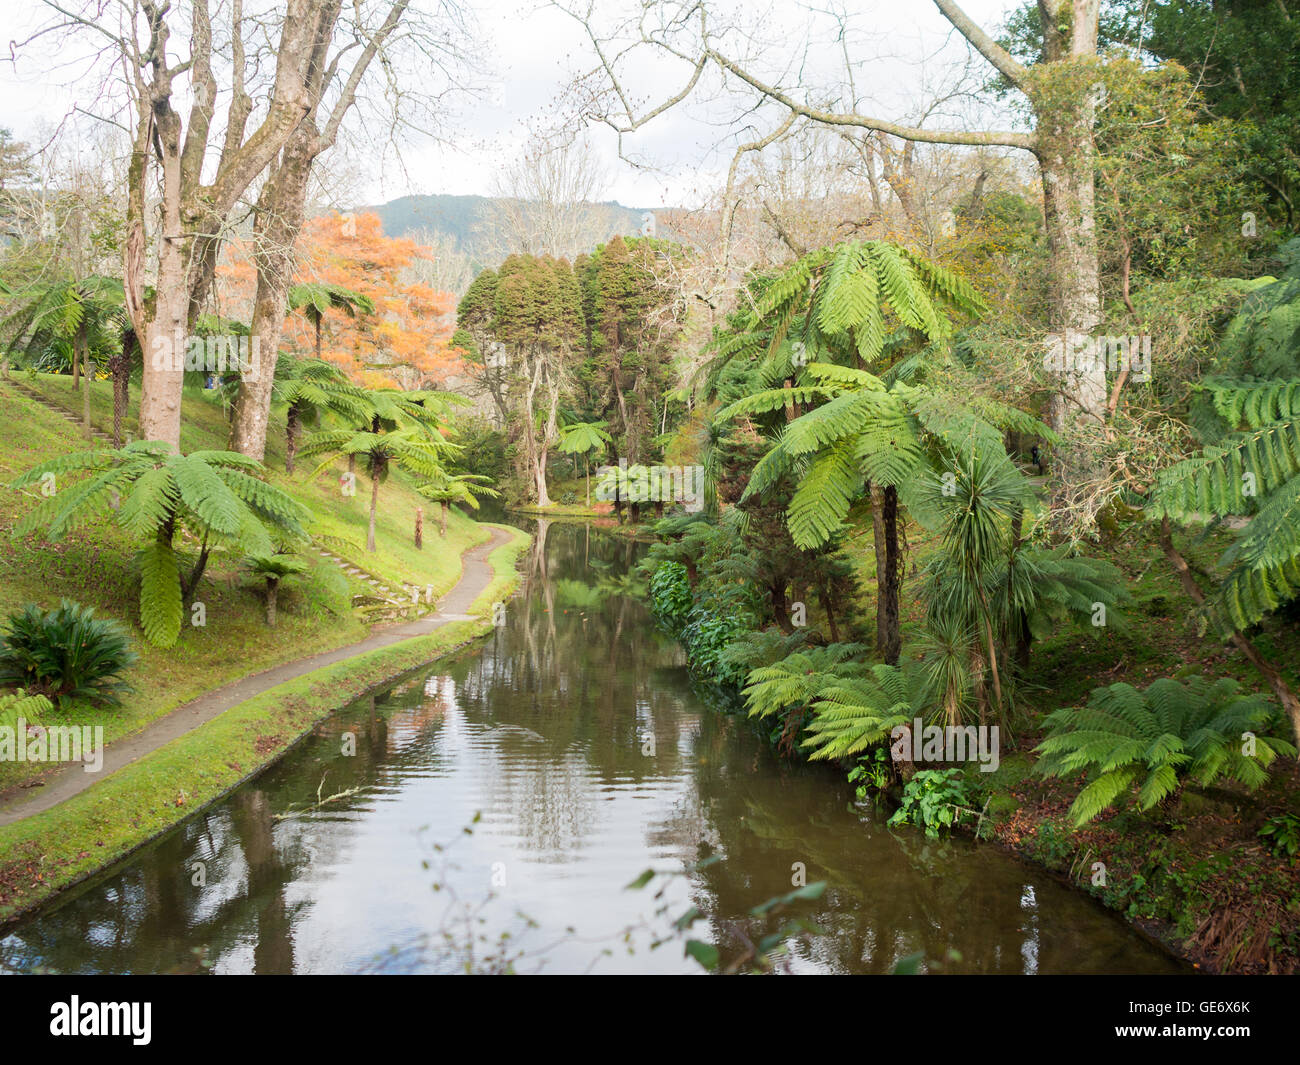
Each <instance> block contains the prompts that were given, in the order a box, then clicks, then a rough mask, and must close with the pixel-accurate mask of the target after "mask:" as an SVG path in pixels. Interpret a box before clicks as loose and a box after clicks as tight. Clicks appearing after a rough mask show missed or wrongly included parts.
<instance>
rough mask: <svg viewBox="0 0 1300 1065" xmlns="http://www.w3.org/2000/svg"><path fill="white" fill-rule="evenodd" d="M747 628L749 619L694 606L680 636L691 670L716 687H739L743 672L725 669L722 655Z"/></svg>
mask: <svg viewBox="0 0 1300 1065" xmlns="http://www.w3.org/2000/svg"><path fill="white" fill-rule="evenodd" d="M750 628H751V621H750V619H747V618H744V617H741V616H739V615H736V614H717V613H714V612H713V611H712V610H708V609H706V608H703V607H696V608H695V609H694V610H692V611H691V614H690V620H689V621H688V622H687V624H686V627H685V628H684V629H682V634H681V640H682V644H683V645H684V646H685V647H686V657H687V658H689V659H690V660H691V667H692V668H693V669H694V670H695V671H696V673H698V674H700V675H701V676H705V677H709V678H711V679H712V680H714V681H715V682H717V683H718V684H726V685H732V686H734V687H737V688H739V687H740V686H741V685H742V684H744V683H745V675H746V674H745V671H744V670H739V669H735V668H734V667H729V666H727V665H726V664H725V663H724V661H723V657H722V656H723V652H724V651H725V650H726V648H727V644H729V643H731V642H732V641H733V640H736V639H738V638H740V637H741V636H743V635H744V634H745V633H746V632H748V631H749V630H750Z"/></svg>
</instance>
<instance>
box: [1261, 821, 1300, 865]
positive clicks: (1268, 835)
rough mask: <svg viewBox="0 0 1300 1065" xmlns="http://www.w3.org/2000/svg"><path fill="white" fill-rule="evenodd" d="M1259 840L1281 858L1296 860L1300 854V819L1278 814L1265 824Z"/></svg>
mask: <svg viewBox="0 0 1300 1065" xmlns="http://www.w3.org/2000/svg"><path fill="white" fill-rule="evenodd" d="M1259 838H1260V839H1262V840H1265V841H1266V842H1267V843H1268V845H1269V847H1270V848H1271V849H1272V851H1273V853H1274V854H1276V855H1277V856H1278V857H1279V858H1281V857H1282V856H1283V855H1285V856H1286V857H1288V858H1294V857H1295V856H1296V854H1297V853H1300V817H1297V816H1296V815H1295V814H1278V815H1277V816H1276V817H1270V818H1269V819H1268V820H1267V821H1265V822H1264V826H1263V827H1262V828H1261V829H1260V830H1259Z"/></svg>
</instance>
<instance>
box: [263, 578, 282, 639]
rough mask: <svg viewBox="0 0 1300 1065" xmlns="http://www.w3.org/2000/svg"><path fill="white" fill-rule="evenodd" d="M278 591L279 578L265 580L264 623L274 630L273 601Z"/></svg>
mask: <svg viewBox="0 0 1300 1065" xmlns="http://www.w3.org/2000/svg"><path fill="white" fill-rule="evenodd" d="M279 591H280V578H279V577H267V578H266V623H267V625H269V626H270V627H271V628H275V605H276V604H275V601H276V597H277V596H278V595H279Z"/></svg>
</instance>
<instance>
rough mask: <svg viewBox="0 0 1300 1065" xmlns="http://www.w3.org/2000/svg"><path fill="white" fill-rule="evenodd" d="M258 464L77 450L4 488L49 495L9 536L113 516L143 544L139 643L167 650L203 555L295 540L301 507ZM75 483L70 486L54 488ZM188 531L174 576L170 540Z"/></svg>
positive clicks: (159, 450)
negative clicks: (193, 549) (195, 546)
mask: <svg viewBox="0 0 1300 1065" xmlns="http://www.w3.org/2000/svg"><path fill="white" fill-rule="evenodd" d="M261 473H262V464H261V463H260V462H258V461H257V460H255V459H251V458H248V457H247V456H246V455H239V454H236V453H234V452H230V451H196V452H193V453H192V454H189V455H178V454H175V453H174V452H172V451H171V449H170V448H169V447H168V446H167V445H166V444H164V443H161V442H158V441H137V442H135V443H132V444H128V445H126V447H124V448H121V449H120V450H116V451H109V450H95V451H83V452H80V453H78V454H74V455H64V456H62V457H60V458H57V459H51V460H50V461H49V462H43V463H41V464H40V465H38V466H35V467H33V468H32V469H30V470H28V471H27V472H26V473H25V474H23V475H22V476H21V477H19V478H18V479H17V480H16V481H14V482H13V487H15V488H25V487H28V486H30V485H35V484H38V483H45V484H50V485H52V486H55V487H57V489H58V490H57V491H55V492H54V493H53V494H52V495H50V496H49V497H48V498H46V499H45V500H43V501H42V502H41V503H40V504H38V505H37V506H36V507H34V508H33V509H32V511H31V512H30V513H29V514H28V515H27V516H26V517H25V518H23V519H22V520H21V521H19V522H18V523H17V525H16V526H15V528H14V535H15V536H21V535H25V534H27V533H30V532H33V531H35V530H38V529H40V530H43V532H44V534H45V536H46V537H47V538H48V539H50V540H58V539H60V538H61V537H62V536H64V535H65V534H66V533H68V532H69V531H71V530H73V529H76V528H78V527H80V526H82V525H84V524H86V523H87V522H90V521H94V520H96V519H101V518H103V517H105V516H106V515H107V514H109V513H110V509H111V507H112V504H113V503H114V502H115V501H119V500H120V505H118V506H117V509H116V511H115V512H113V517H114V520H115V521H116V522H117V524H118V525H120V526H121V527H122V528H123V529H125V530H126V531H127V532H128V533H130V534H131V536H132V537H133V538H135V539H137V540H140V541H143V542H144V546H143V547H142V548H141V550H140V553H139V555H138V560H139V565H140V624H141V627H142V628H143V629H144V633H145V637H146V638H147V639H148V640H149V642H150V643H153V644H155V645H157V646H159V647H171V646H173V645H174V644H175V643H176V640H177V639H178V638H179V636H180V630H181V620H182V616H183V613H184V605H185V602H186V601H187V600H188V599H189V597H190V596H191V595H192V594H193V592H194V589H195V588H196V587H197V586H198V583H199V580H200V579H201V578H202V576H203V571H204V569H205V568H206V566H207V562H208V556H209V555H210V553H211V551H212V549H213V548H214V547H215V546H217V545H219V544H224V545H231V546H234V547H237V548H240V549H241V550H243V551H245V552H247V553H250V554H272V553H273V552H274V551H275V547H274V544H273V542H272V534H273V533H274V534H275V535H278V536H288V537H297V536H305V535H306V534H305V532H304V530H303V526H302V523H303V521H304V520H305V518H306V516H307V511H306V509H305V508H304V507H303V506H302V505H301V504H300V503H298V502H297V501H296V500H294V499H293V498H291V497H290V496H288V495H286V494H285V493H284V492H283V491H281V490H280V489H279V488H276V487H274V486H273V485H270V484H268V483H267V482H266V481H264V480H262V479H261V477H260V476H259V475H260V474H261ZM65 477H77V478H79V480H77V481H76V483H74V484H73V485H72V486H70V487H61V486H59V485H58V481H59V479H61V478H65ZM51 478H52V479H51ZM182 532H188V533H189V534H190V535H192V536H193V537H194V538H195V539H196V540H198V541H199V543H200V548H199V553H198V557H197V559H196V560H195V561H194V563H193V565H192V566H191V567H190V568H189V571H188V573H186V574H182V572H181V562H180V559H179V557H178V555H177V551H176V547H175V540H176V537H177V535H178V534H180V533H182Z"/></svg>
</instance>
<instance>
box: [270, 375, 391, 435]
mask: <svg viewBox="0 0 1300 1065" xmlns="http://www.w3.org/2000/svg"><path fill="white" fill-rule="evenodd" d="M286 363H289V360H288V359H281V360H280V361H279V362H278V363H277V366H276V369H277V370H279V368H280V366H281V365H284V364H286ZM287 371H288V372H287V373H286V374H285V376H284V377H283V378H280V376H279V374H278V373H277V380H276V382H275V396H276V399H277V400H278V401H279V402H281V403H283V404H284V405H285V406H287V407H293V408H296V409H297V410H298V411H300V412H302V411H305V410H310V411H314V412H316V413H323V412H325V411H329V412H331V413H333V414H337V415H339V416H340V417H341V418H344V419H345V420H347V421H348V422H350V423H352V424H354V425H355V424H360V423H361V422H364V421H366V420H367V419H368V418H369V416H370V414H371V406H370V403H369V401H368V393H367V392H366V390H365V389H363V388H360V387H358V386H357V385H354V384H353V383H352V382H351V381H349V380H348V378H347V375H346V374H345V373H344V372H343V371H342V370H341V369H340V368H339V367H337V366H335V365H334V364H333V363H329V362H324V361H322V360H320V359H298V360H295V361H293V362H292V363H289V366H288V368H287Z"/></svg>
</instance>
